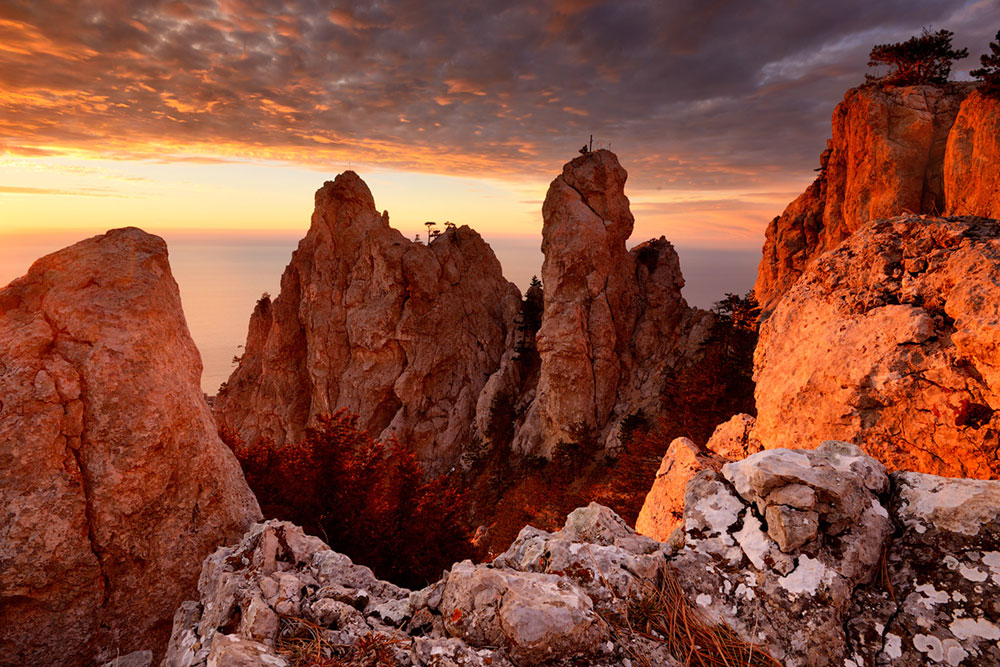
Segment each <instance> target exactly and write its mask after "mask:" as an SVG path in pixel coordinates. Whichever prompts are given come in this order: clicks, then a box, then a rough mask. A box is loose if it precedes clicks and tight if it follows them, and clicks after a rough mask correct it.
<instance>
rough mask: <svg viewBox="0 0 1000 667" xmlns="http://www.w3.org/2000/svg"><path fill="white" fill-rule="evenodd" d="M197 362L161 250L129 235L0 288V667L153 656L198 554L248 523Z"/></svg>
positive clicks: (88, 244)
mask: <svg viewBox="0 0 1000 667" xmlns="http://www.w3.org/2000/svg"><path fill="white" fill-rule="evenodd" d="M201 370H202V367H201V359H200V357H199V355H198V351H197V349H196V348H195V346H194V342H193V341H192V340H191V337H190V335H189V334H188V330H187V325H186V323H185V320H184V314H183V312H182V310H181V303H180V295H179V293H178V290H177V285H176V283H174V280H173V277H172V276H171V273H170V266H169V264H168V261H167V249H166V245H165V244H164V242H163V241H162V239H160V238H158V237H155V236H150V235H148V234H145V233H144V232H142V231H140V230H138V229H135V228H127V229H116V230H113V231H110V232H108V233H107V234H105V235H103V236H97V237H94V238H91V239H88V240H86V241H82V242H80V243H78V244H76V245H74V246H71V247H69V248H66V249H64V250H61V251H59V252H56V253H53V254H51V255H48V256H46V257H43V258H41V259H39V260H38V261H37V262H35V263H34V264H33V265H32V267H31V269H30V270H29V271H28V273H27V275H25V276H24V277H22V278H19V279H18V280H15V281H14V282H12V283H11V284H10V285H8V286H7V287H6V288H4V289H3V290H0V507H2V508H3V510H2V516H3V519H2V521H0V664H3V665H26V664H35V665H43V664H59V665H92V664H95V661H96V663H97V664H100V662H101V661H103V660H107V659H109V658H112V657H114V656H115V655H116V654H118V653H120V654H121V655H125V654H127V653H129V652H130V651H132V650H135V649H150V648H155V649H156V650H157V652H158V653H160V654H161V655H162V651H163V649H164V647H165V645H166V640H167V637H168V635H169V633H170V620H171V617H172V614H173V610H174V608H175V607H176V605H177V604H178V603H179V602H180V601H181V600H183V599H185V598H186V597H188V596H190V595H191V594H192V593H193V592H194V585H195V582H196V580H197V569H198V564H199V563H200V562H201V561H202V560H203V559H204V558H205V556H206V554H208V553H210V552H211V551H212V550H213V549H215V548H216V547H217V546H218V545H219V544H220V543H222V542H225V541H228V540H232V539H234V538H235V537H237V536H239V535H241V534H242V533H243V532H244V531H245V530H246V528H247V527H248V526H249V525H250V524H251V523H253V522H254V521H256V520H259V518H260V510H259V509H258V507H257V502H256V500H255V499H254V497H253V495H252V494H251V493H250V490H249V489H248V488H247V485H246V482H245V481H244V479H243V475H242V473H241V472H240V468H239V464H238V463H237V462H236V459H235V458H234V457H233V455H232V453H231V452H230V451H229V450H228V449H227V448H226V447H225V445H223V444H222V442H221V441H220V440H219V437H218V436H217V434H216V427H215V424H214V422H213V420H212V417H211V414H210V413H209V411H208V406H207V405H206V404H205V400H204V398H203V395H202V393H201V389H200V387H199V381H200V376H201Z"/></svg>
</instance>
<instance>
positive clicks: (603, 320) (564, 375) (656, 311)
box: [513, 150, 713, 457]
mask: <svg viewBox="0 0 1000 667" xmlns="http://www.w3.org/2000/svg"><path fill="white" fill-rule="evenodd" d="M627 176H628V174H627V173H626V172H625V169H623V168H622V166H621V164H619V162H618V158H617V157H616V156H615V154H614V153H612V152H610V151H606V150H599V151H594V152H592V153H588V154H586V155H583V156H581V157H578V158H576V159H574V160H572V161H571V162H569V163H567V164H566V165H565V166H564V167H563V171H562V174H560V175H559V176H558V177H556V179H555V180H553V181H552V184H551V185H550V186H549V191H548V194H547V195H546V197H545V203H544V205H543V207H542V217H543V219H544V224H543V227H542V252H543V253H544V254H545V262H544V264H543V265H542V283H543V286H544V293H545V298H544V311H543V314H542V323H541V329H540V330H539V331H538V335H537V349H538V357H539V359H540V372H539V379H538V384H537V388H536V393H535V394H534V401H533V402H532V403H531V404H530V406H529V407H527V413H526V416H524V418H523V419H524V421H523V425H522V426H521V427H520V428H519V429H518V431H517V433H516V434H515V435H514V439H513V442H514V448H515V450H516V451H519V452H522V453H528V454H535V455H542V456H546V457H549V456H551V455H552V453H553V452H554V451H555V449H556V447H557V446H559V445H560V443H565V444H577V443H599V444H600V445H602V446H610V445H611V444H612V441H613V439H614V437H615V433H616V431H615V427H616V426H617V425H618V424H620V423H621V421H622V420H623V419H624V418H626V417H627V416H629V415H630V414H636V413H639V412H644V413H645V414H647V415H655V414H656V413H657V412H658V411H659V409H660V406H659V404H658V401H659V397H660V395H661V394H662V390H663V385H664V383H665V382H666V380H667V378H668V377H669V376H670V374H671V373H672V372H673V371H674V370H675V369H676V368H678V367H681V366H683V365H684V364H685V363H689V362H690V361H691V360H693V359H694V358H695V357H696V356H697V355H698V348H699V344H700V343H701V342H702V341H703V340H704V338H705V336H706V335H707V334H708V330H709V328H710V326H711V323H712V321H713V320H712V315H711V314H710V313H708V312H706V311H702V310H698V309H693V308H689V307H688V305H687V303H686V302H685V301H684V299H683V297H682V296H681V287H683V285H684V279H683V277H682V276H681V271H680V264H679V261H678V258H677V253H676V252H675V251H674V249H673V246H672V245H671V244H670V243H669V242H668V241H667V240H666V239H665V238H662V237H661V238H660V239H655V240H652V241H647V242H646V243H643V244H641V245H639V246H637V247H636V248H633V249H632V251H631V252H630V251H628V250H626V248H625V241H626V240H627V239H628V237H629V235H631V233H632V224H633V218H632V213H631V212H630V210H629V202H628V198H627V197H626V196H625V192H624V187H625V180H626V178H627Z"/></svg>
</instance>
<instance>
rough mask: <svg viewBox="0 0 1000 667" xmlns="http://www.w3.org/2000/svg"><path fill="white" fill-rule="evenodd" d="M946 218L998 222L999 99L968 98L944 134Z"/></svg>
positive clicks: (977, 94)
mask: <svg viewBox="0 0 1000 667" xmlns="http://www.w3.org/2000/svg"><path fill="white" fill-rule="evenodd" d="M944 191H945V201H946V202H947V213H948V215H981V216H983V217H986V218H994V219H1000V98H998V97H997V96H996V95H988V94H986V93H983V92H982V91H980V90H977V91H976V92H974V93H972V94H971V95H969V97H968V98H966V100H965V102H963V103H962V108H961V109H960V110H959V112H958V117H957V118H956V119H955V124H954V125H953V126H952V128H951V133H950V134H949V135H948V147H947V150H946V152H945V158H944Z"/></svg>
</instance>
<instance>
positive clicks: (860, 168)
mask: <svg viewBox="0 0 1000 667" xmlns="http://www.w3.org/2000/svg"><path fill="white" fill-rule="evenodd" d="M973 88H974V84H949V85H947V86H943V87H938V86H903V87H892V86H888V87H879V86H864V87H861V88H854V89H852V90H849V91H848V92H847V94H846V95H845V96H844V100H843V101H842V102H841V103H840V104H838V105H837V108H836V109H835V110H834V112H833V120H832V125H833V138H832V139H831V140H830V141H829V142H828V145H827V151H825V152H824V153H823V155H822V156H821V157H820V174H819V176H818V177H817V178H816V181H815V182H814V183H813V184H812V185H810V186H809V188H807V189H806V191H805V192H804V193H803V194H802V195H800V196H799V198H798V199H796V200H795V201H793V202H792V203H791V204H789V206H788V208H787V209H785V212H784V213H782V214H781V215H780V216H779V217H777V218H775V219H774V220H772V221H771V224H770V225H768V228H767V232H766V239H765V242H764V249H763V256H762V258H761V262H760V268H759V269H758V274H757V283H756V285H755V288H754V289H755V291H756V294H757V298H758V300H759V301H760V304H761V306H762V308H763V310H764V311H765V312H769V311H771V310H773V308H774V306H775V304H776V303H777V300H778V299H779V298H780V297H781V295H782V294H784V293H785V292H786V291H788V289H789V288H790V287H791V286H792V284H793V283H794V282H795V280H796V279H797V278H798V277H799V275H801V274H802V272H803V271H805V269H806V268H807V267H808V266H809V265H810V264H811V263H812V262H813V261H814V260H815V259H816V258H817V257H818V256H819V255H821V254H822V253H824V252H826V251H827V250H830V249H832V248H835V247H836V246H837V245H838V244H839V243H840V242H841V241H843V240H844V239H845V238H847V237H848V236H850V235H851V234H852V233H854V231H855V230H857V229H858V228H859V227H860V226H861V225H863V224H864V223H865V222H867V221H868V220H875V219H879V218H887V217H891V216H894V215H899V214H901V213H907V212H909V213H932V214H939V213H942V212H943V211H944V210H945V208H946V207H945V189H946V188H945V183H944V157H945V147H946V145H947V143H948V133H949V131H950V130H951V127H952V124H953V123H954V122H955V118H956V116H957V115H958V112H959V107H960V105H961V103H962V100H963V99H965V97H966V96H967V95H968V94H969V92H970V91H972V90H973ZM967 213H970V214H974V215H986V212H984V211H978V210H975V211H968V212H967Z"/></svg>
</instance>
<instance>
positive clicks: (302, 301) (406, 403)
mask: <svg viewBox="0 0 1000 667" xmlns="http://www.w3.org/2000/svg"><path fill="white" fill-rule="evenodd" d="M519 307H520V293H519V291H518V289H517V288H516V287H515V286H514V285H513V284H512V283H510V282H508V281H506V280H505V279H504V278H503V276H502V274H501V269H500V263H499V262H498V261H497V259H496V257H495V256H494V254H493V251H492V250H491V249H490V247H489V246H488V245H487V244H486V243H485V242H484V241H483V239H482V238H481V237H480V236H479V235H478V234H477V233H476V232H475V231H473V230H472V229H470V228H469V227H464V226H463V227H458V228H451V229H448V230H446V231H445V232H444V233H443V234H441V235H440V236H438V237H437V238H435V239H434V240H433V241H431V242H430V243H429V244H427V245H425V244H423V243H419V242H413V241H410V240H408V239H406V238H404V237H403V235H402V234H400V233H399V232H398V231H397V230H395V229H393V228H391V227H390V226H389V218H388V214H385V213H382V214H380V213H379V212H378V211H377V210H376V209H375V202H374V200H373V198H372V195H371V192H370V191H369V189H368V187H367V186H366V185H365V183H364V182H363V181H362V180H361V179H360V178H359V177H358V176H357V174H355V173H353V172H345V173H343V174H341V175H340V176H338V177H337V178H336V180H334V181H332V182H327V183H326V184H325V185H324V186H323V187H322V188H321V189H320V190H319V191H318V192H317V193H316V209H315V212H314V213H313V217H312V224H311V226H310V228H309V232H308V233H307V234H306V236H305V238H304V239H303V240H302V241H300V243H299V247H298V250H296V251H295V253H294V254H293V255H292V260H291V262H290V263H289V265H288V267H287V268H286V269H285V273H284V275H283V276H282V279H281V294H280V295H279V296H278V297H277V298H276V299H275V300H274V302H273V303H272V302H270V300H268V299H262V301H261V302H260V303H259V304H258V306H257V309H256V310H255V311H254V314H253V316H252V317H251V320H250V327H249V334H248V338H247V343H246V348H245V353H244V355H243V357H242V361H241V362H240V364H239V366H238V367H237V368H236V370H235V371H234V372H233V374H232V376H231V377H230V379H229V381H228V382H227V384H226V386H225V388H224V389H222V390H220V392H219V396H218V398H217V401H216V404H215V414H216V417H217V419H218V421H219V423H220V424H221V425H222V426H225V427H230V428H233V429H235V430H236V431H237V432H238V433H239V434H240V435H241V436H242V437H243V438H244V439H245V440H246V441H247V442H249V443H253V442H255V441H256V440H257V439H258V438H261V437H266V438H271V439H273V440H275V441H276V442H277V443H278V444H281V443H285V442H290V441H295V440H297V439H299V438H301V437H302V435H303V433H304V430H305V429H306V428H307V427H309V426H311V425H313V424H314V422H315V419H316V417H317V416H319V415H322V414H324V413H333V412H335V411H336V410H337V409H339V408H347V409H348V410H350V411H351V412H355V413H357V414H359V415H360V422H359V424H360V425H361V427H362V428H364V429H366V430H368V431H369V432H370V433H372V434H376V435H381V437H388V436H389V435H395V436H396V437H397V438H398V439H399V440H400V441H401V442H404V443H406V444H407V445H408V446H409V447H410V448H411V449H413V450H414V451H415V452H416V453H417V455H418V457H419V458H420V459H421V460H422V461H423V462H424V464H425V467H426V468H427V469H428V470H429V471H430V472H440V471H443V470H447V469H448V468H449V467H450V466H451V465H452V464H454V463H455V462H456V460H457V458H458V456H459V455H460V454H461V452H462V448H463V447H464V446H465V445H466V444H467V443H468V440H469V436H470V430H471V427H472V422H473V418H474V415H475V407H476V400H477V398H478V395H479V392H480V390H481V389H482V387H483V385H484V384H485V382H486V380H487V378H488V377H489V376H490V374H491V373H493V372H494V371H495V370H496V369H497V368H498V366H499V364H500V357H501V355H502V354H503V352H504V347H505V342H506V340H507V338H508V334H509V333H510V332H511V329H512V327H513V322H514V318H515V316H516V314H517V312H518V308H519Z"/></svg>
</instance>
